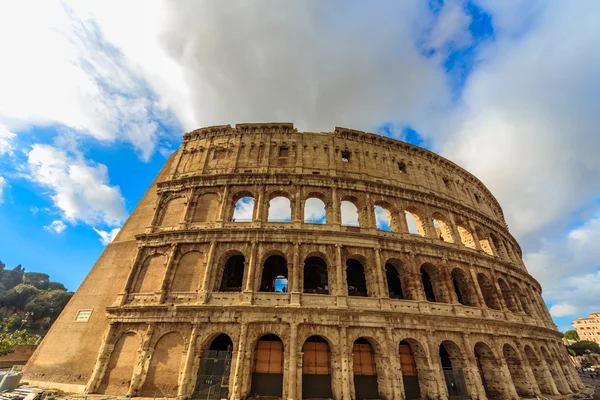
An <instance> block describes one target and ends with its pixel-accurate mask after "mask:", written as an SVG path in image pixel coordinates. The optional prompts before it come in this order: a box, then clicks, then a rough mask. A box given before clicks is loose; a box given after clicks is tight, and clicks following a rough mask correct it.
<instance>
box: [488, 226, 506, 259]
mask: <svg viewBox="0 0 600 400" xmlns="http://www.w3.org/2000/svg"><path fill="white" fill-rule="evenodd" d="M490 242H491V243H492V245H493V246H494V248H495V249H496V253H497V255H498V257H500V258H502V259H504V260H506V259H507V256H506V249H504V245H503V244H502V242H501V241H499V240H498V238H497V237H496V236H495V235H494V234H492V233H490Z"/></svg>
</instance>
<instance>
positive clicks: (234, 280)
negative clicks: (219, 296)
mask: <svg viewBox="0 0 600 400" xmlns="http://www.w3.org/2000/svg"><path fill="white" fill-rule="evenodd" d="M244 261H245V259H244V256H242V255H235V256H231V257H229V259H227V262H226V263H225V268H224V269H223V278H222V279H221V286H220V288H219V292H241V291H242V282H243V280H244Z"/></svg>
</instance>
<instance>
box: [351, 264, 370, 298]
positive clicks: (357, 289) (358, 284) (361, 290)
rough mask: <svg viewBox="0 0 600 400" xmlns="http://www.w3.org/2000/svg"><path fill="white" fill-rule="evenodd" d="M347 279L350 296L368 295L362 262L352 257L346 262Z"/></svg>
mask: <svg viewBox="0 0 600 400" xmlns="http://www.w3.org/2000/svg"><path fill="white" fill-rule="evenodd" d="M346 280H347V282H348V296H362V297H367V296H368V293H367V279H366V278H365V270H364V268H363V266H362V264H361V263H360V262H358V261H356V260H352V259H350V260H348V261H347V262H346Z"/></svg>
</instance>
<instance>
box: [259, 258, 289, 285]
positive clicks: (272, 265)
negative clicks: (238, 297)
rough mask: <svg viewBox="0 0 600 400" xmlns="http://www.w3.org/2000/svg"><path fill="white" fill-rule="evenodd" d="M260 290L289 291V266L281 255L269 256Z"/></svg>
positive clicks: (264, 266)
mask: <svg viewBox="0 0 600 400" xmlns="http://www.w3.org/2000/svg"><path fill="white" fill-rule="evenodd" d="M260 291H261V292H278V293H287V291H288V268H287V261H286V260H285V258H283V257H281V256H271V257H269V258H267V260H266V261H265V263H264V265H263V273H262V280H261V284H260Z"/></svg>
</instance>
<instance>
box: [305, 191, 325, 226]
mask: <svg viewBox="0 0 600 400" xmlns="http://www.w3.org/2000/svg"><path fill="white" fill-rule="evenodd" d="M304 222H306V223H309V224H325V223H327V212H326V211H325V203H324V202H323V200H321V199H318V198H316V197H311V198H309V199H306V201H305V202H304Z"/></svg>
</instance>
